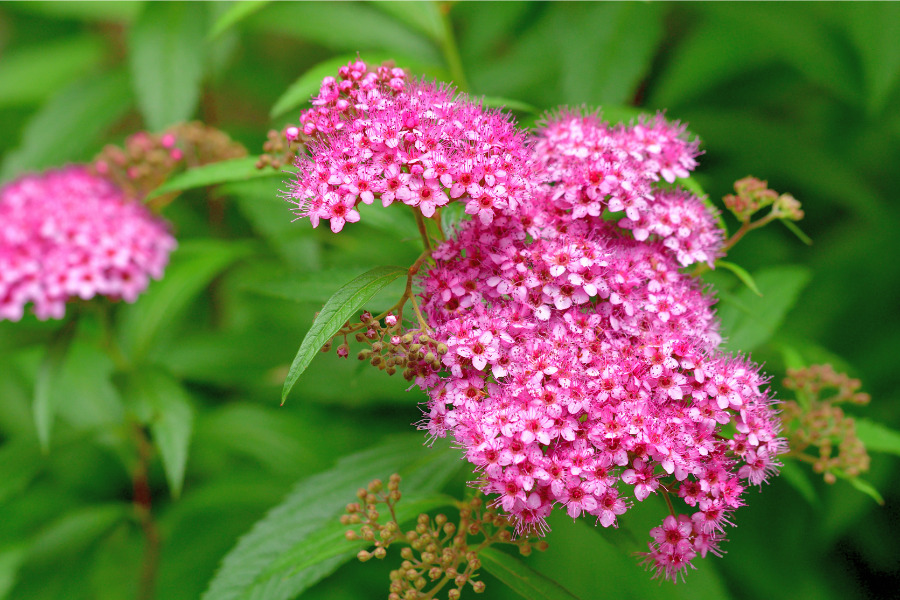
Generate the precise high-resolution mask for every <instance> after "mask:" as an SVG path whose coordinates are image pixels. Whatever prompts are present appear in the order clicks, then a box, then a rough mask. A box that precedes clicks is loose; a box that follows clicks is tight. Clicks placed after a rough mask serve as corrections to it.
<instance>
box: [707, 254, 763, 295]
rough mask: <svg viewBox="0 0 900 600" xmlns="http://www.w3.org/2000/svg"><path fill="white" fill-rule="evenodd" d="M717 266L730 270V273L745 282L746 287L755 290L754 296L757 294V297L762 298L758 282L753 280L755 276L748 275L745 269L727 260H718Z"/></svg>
mask: <svg viewBox="0 0 900 600" xmlns="http://www.w3.org/2000/svg"><path fill="white" fill-rule="evenodd" d="M716 266H717V267H722V268H723V269H728V270H729V271H731V272H732V273H734V274H735V275H737V278H738V279H740V280H741V281H742V282H744V285H746V286H747V287H748V288H750V289H751V290H753V293H754V294H756V295H757V296H762V292H760V291H759V287H757V285H756V281H754V280H753V276H752V275H750V273H748V272H747V270H746V269H745V268H744V267H742V266H740V265H736V264H734V263H733V262H728V261H727V260H717V261H716Z"/></svg>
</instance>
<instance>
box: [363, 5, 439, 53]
mask: <svg viewBox="0 0 900 600" xmlns="http://www.w3.org/2000/svg"><path fill="white" fill-rule="evenodd" d="M369 4H371V5H372V6H374V7H375V8H377V9H378V10H380V11H382V12H383V13H385V14H387V15H390V16H391V17H393V18H394V19H396V20H398V21H400V22H401V23H403V24H404V25H408V26H410V27H411V28H413V29H415V30H417V31H419V32H420V33H424V34H425V35H427V36H428V37H429V38H431V39H432V40H434V41H435V42H437V43H438V44H440V43H442V42H443V40H444V25H443V20H442V18H441V13H440V8H438V3H437V2H390V1H388V2H385V1H383V0H373V1H372V2H370V3H369Z"/></svg>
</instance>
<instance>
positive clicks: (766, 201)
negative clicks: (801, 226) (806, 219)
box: [723, 177, 803, 223]
mask: <svg viewBox="0 0 900 600" xmlns="http://www.w3.org/2000/svg"><path fill="white" fill-rule="evenodd" d="M734 190H735V192H736V193H735V194H729V195H727V196H725V198H724V199H723V200H724V202H725V206H726V207H727V208H728V210H730V211H731V212H732V213H734V216H736V217H737V218H738V220H739V221H741V222H742V223H745V222H747V221H749V220H750V218H751V217H752V216H753V215H754V214H755V213H757V212H758V211H760V210H762V209H763V208H766V207H767V206H771V207H772V212H771V215H770V216H771V218H774V219H788V220H791V221H799V220H800V219H802V218H803V210H801V208H800V202H799V201H798V200H797V199H796V198H794V197H793V196H792V195H790V194H778V192H776V191H774V190H770V189H769V184H768V182H767V181H761V180H759V179H757V178H756V177H744V178H743V179H739V180H738V181H736V182H735V183H734Z"/></svg>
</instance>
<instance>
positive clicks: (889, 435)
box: [856, 419, 900, 456]
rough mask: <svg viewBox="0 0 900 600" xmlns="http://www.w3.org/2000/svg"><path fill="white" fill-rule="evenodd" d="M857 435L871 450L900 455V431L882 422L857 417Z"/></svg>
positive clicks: (867, 448)
mask: <svg viewBox="0 0 900 600" xmlns="http://www.w3.org/2000/svg"><path fill="white" fill-rule="evenodd" d="M856 436H857V437H858V438H859V439H860V441H861V442H862V443H863V444H865V446H866V450H869V451H870V452H887V453H890V454H896V455H898V456H900V432H898V431H894V430H893V429H891V428H889V427H885V426H884V425H882V424H881V423H876V422H874V421H869V420H867V419H856Z"/></svg>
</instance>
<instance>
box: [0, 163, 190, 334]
mask: <svg viewBox="0 0 900 600" xmlns="http://www.w3.org/2000/svg"><path fill="white" fill-rule="evenodd" d="M173 248H175V239H174V238H173V237H172V236H171V235H170V234H169V232H168V230H167V228H166V226H165V224H164V223H163V222H161V221H160V220H158V219H156V218H154V217H153V216H151V215H150V213H149V212H148V211H147V210H146V209H145V208H144V207H143V206H142V205H141V204H139V203H136V202H132V201H130V200H128V199H126V198H125V197H124V196H123V194H122V192H121V191H120V190H119V189H118V188H116V187H115V186H114V185H113V184H111V183H110V182H108V181H107V180H105V179H102V178H100V177H96V176H94V175H91V174H89V173H88V172H87V170H86V169H84V168H82V167H68V168H65V169H59V170H55V171H47V172H45V173H43V174H40V175H26V176H24V177H21V178H20V179H17V180H16V181H14V182H12V183H10V184H8V185H6V186H5V187H3V188H2V189H0V319H8V320H12V321H18V320H19V319H21V318H22V316H23V314H24V312H25V306H26V305H27V304H28V303H31V304H32V305H33V310H34V313H35V315H37V317H38V318H40V319H48V318H53V319H60V318H62V317H63V315H64V314H65V305H66V302H67V301H68V300H69V299H71V298H76V297H77V298H82V299H85V300H87V299H89V298H93V297H94V296H96V295H98V294H99V295H103V296H108V297H110V298H115V299H123V300H126V301H128V302H132V301H134V300H135V299H136V298H137V296H138V294H140V293H141V292H142V291H144V289H145V288H146V287H147V285H148V283H149V278H150V277H154V278H159V277H161V276H162V274H163V270H164V269H165V266H166V264H167V263H168V259H169V253H170V252H171V251H172V249H173Z"/></svg>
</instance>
